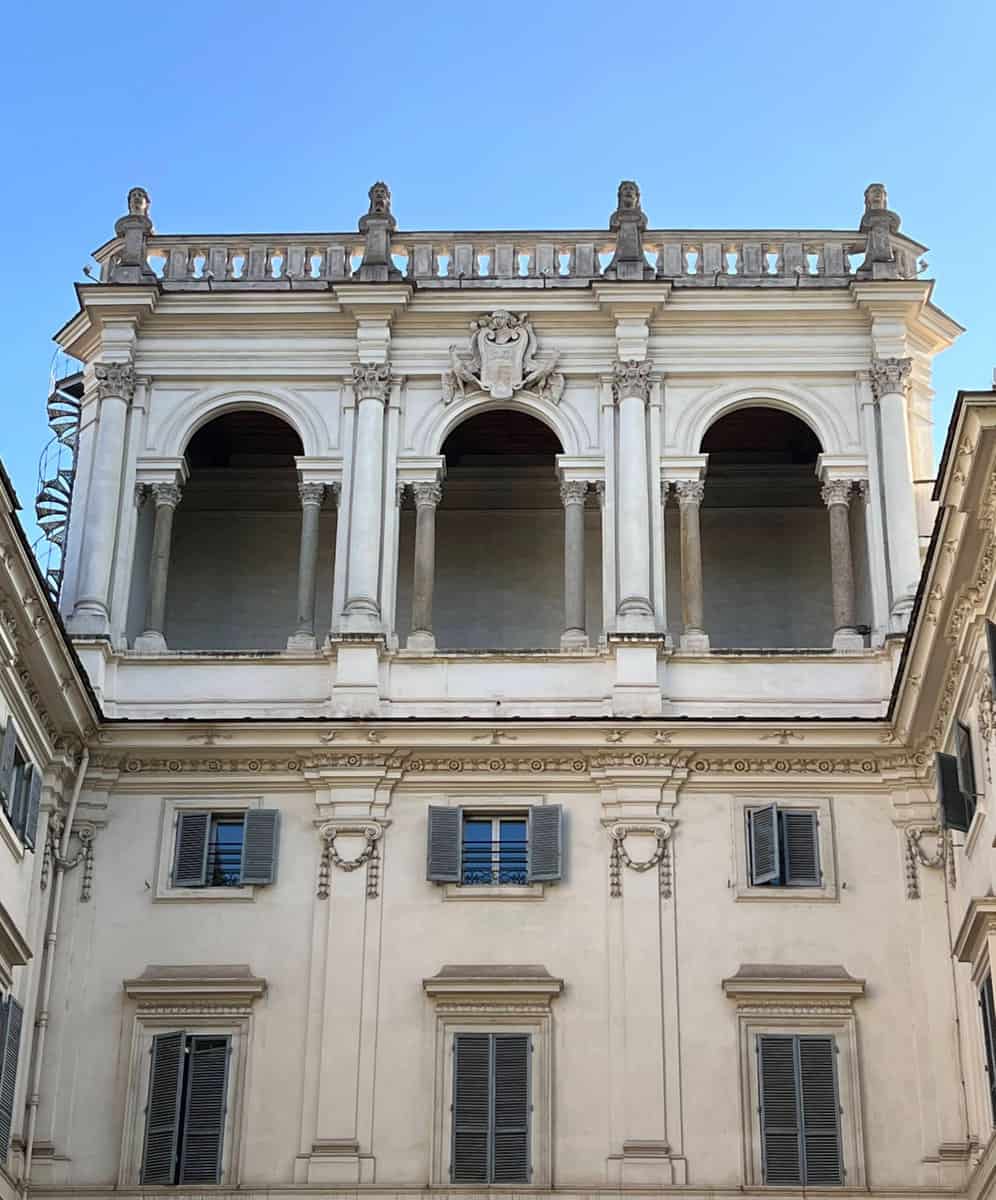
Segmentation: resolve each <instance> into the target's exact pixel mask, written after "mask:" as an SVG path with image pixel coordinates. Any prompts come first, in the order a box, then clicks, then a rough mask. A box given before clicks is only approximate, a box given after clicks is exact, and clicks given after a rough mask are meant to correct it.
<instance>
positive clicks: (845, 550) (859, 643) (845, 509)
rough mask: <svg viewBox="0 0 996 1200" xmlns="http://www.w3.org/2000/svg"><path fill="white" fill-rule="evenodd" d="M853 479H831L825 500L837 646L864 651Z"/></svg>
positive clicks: (835, 641) (824, 488) (841, 648)
mask: <svg viewBox="0 0 996 1200" xmlns="http://www.w3.org/2000/svg"><path fill="white" fill-rule="evenodd" d="M853 486H854V480H852V479H828V480H827V481H826V483H824V485H823V492H822V495H823V503H824V504H825V505H826V506H827V513H828V515H829V519H830V576H831V580H832V587H833V648H834V649H835V650H862V649H863V648H864V644H865V640H864V638H863V637H862V636H861V634H860V633H858V631H857V629H856V628H855V624H854V561H853V556H852V552H851V522H850V515H849V510H850V503H851V489H852V487H853Z"/></svg>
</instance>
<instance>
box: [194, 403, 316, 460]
mask: <svg viewBox="0 0 996 1200" xmlns="http://www.w3.org/2000/svg"><path fill="white" fill-rule="evenodd" d="M303 453H304V447H303V446H302V445H301V439H300V438H299V437H298V436H297V434H296V433H295V432H294V430H293V429H291V427H290V426H289V425H288V424H287V423H286V421H281V420H280V419H279V418H278V417H274V416H271V415H270V414H269V413H265V412H245V411H241V412H231V413H225V414H224V415H223V416H220V417H216V418H215V419H214V420H213V421H209V422H208V423H207V425H204V426H202V427H201V428H200V429H198V431H197V432H196V433H195V434H194V436H193V437H192V438H191V439H190V443H189V445H188V446H187V463H188V465H189V466H190V469H191V470H197V468H199V467H201V468H207V467H213V468H217V467H252V468H287V467H290V468H292V469H293V467H294V457H295V455H299V454H303Z"/></svg>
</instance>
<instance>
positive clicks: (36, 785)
mask: <svg viewBox="0 0 996 1200" xmlns="http://www.w3.org/2000/svg"><path fill="white" fill-rule="evenodd" d="M41 790H42V773H41V771H40V769H39V768H38V767H37V766H35V765H32V767H31V784H30V787H29V790H28V807H27V810H26V812H25V814H24V844H25V846H27V848H28V849H29V850H34V848H35V837H36V835H37V833H38V810H39V808H40V807H41Z"/></svg>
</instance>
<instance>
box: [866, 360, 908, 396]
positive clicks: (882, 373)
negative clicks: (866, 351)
mask: <svg viewBox="0 0 996 1200" xmlns="http://www.w3.org/2000/svg"><path fill="white" fill-rule="evenodd" d="M912 368H913V359H912V358H873V359H872V364H871V370H870V371H869V372H868V377H869V379H870V380H871V385H872V392H873V393H874V395H875V399H876V400H881V398H882V397H883V396H888V395H890V394H892V393H893V392H898V393H899V394H900V395H901V396H904V395H905V394H906V392H907V391H908V390H909V386H910V371H911V370H912Z"/></svg>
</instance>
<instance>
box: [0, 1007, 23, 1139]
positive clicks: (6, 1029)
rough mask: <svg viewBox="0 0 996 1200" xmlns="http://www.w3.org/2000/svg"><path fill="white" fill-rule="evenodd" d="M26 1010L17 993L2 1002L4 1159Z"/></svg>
mask: <svg viewBox="0 0 996 1200" xmlns="http://www.w3.org/2000/svg"><path fill="white" fill-rule="evenodd" d="M23 1019H24V1012H23V1010H22V1008H21V1006H20V1004H18V1003H17V1001H16V1000H15V999H14V997H13V996H9V995H8V996H7V998H6V999H5V1000H3V1001H2V1002H0V1160H2V1161H3V1162H6V1161H7V1155H8V1153H9V1151H10V1134H11V1128H12V1126H13V1123H14V1089H15V1087H16V1085H17V1059H18V1056H19V1054H20V1050H21V1025H22V1024H23Z"/></svg>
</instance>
